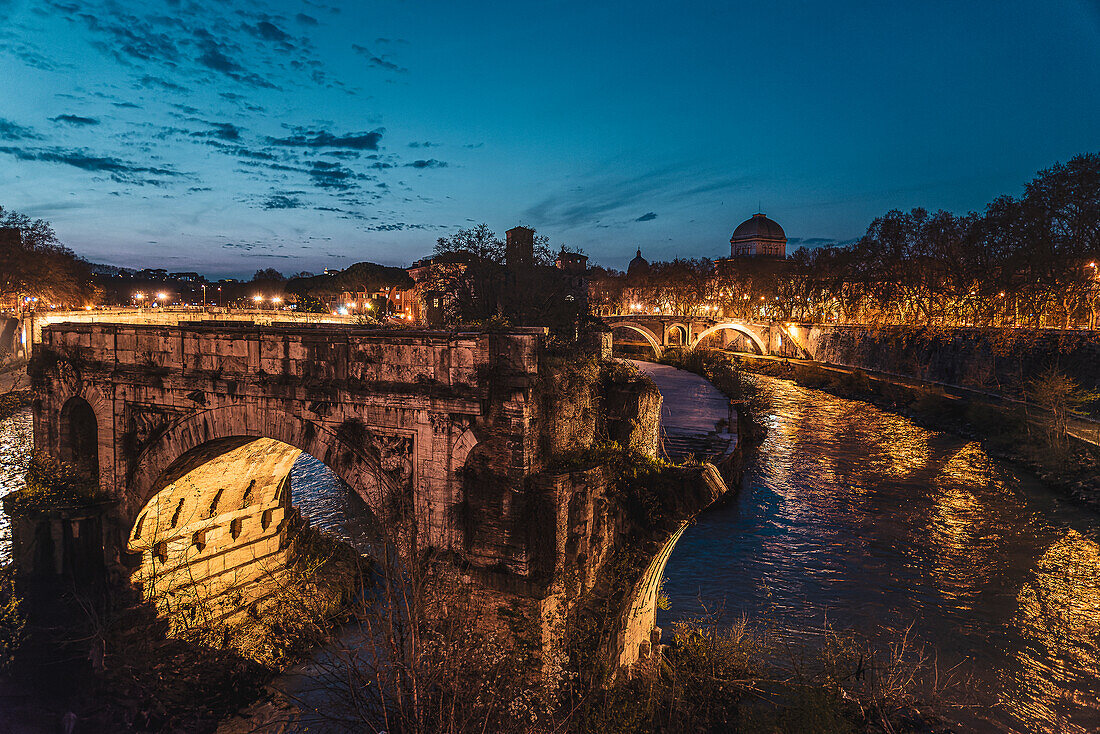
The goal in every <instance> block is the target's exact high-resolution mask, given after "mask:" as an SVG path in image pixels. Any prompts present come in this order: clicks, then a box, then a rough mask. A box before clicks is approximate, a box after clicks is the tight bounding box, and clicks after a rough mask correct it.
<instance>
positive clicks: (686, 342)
mask: <svg viewBox="0 0 1100 734" xmlns="http://www.w3.org/2000/svg"><path fill="white" fill-rule="evenodd" d="M672 332H678V333H679V334H680V344H679V346H681V347H687V346H691V329H689V328H688V327H687V326H686V325H684V324H682V323H680V322H679V321H677V322H676V323H673V324H669V325H667V326H666V327H665V343H666V344H669V345H671V344H672V341H671V340H669V338H668V335H669V334H670V333H672Z"/></svg>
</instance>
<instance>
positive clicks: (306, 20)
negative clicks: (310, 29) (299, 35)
mask: <svg viewBox="0 0 1100 734" xmlns="http://www.w3.org/2000/svg"><path fill="white" fill-rule="evenodd" d="M294 20H296V21H298V22H299V23H301V24H302V25H317V19H316V18H314V17H313V16H312V15H306V14H305V13H298V14H297V15H295V16H294Z"/></svg>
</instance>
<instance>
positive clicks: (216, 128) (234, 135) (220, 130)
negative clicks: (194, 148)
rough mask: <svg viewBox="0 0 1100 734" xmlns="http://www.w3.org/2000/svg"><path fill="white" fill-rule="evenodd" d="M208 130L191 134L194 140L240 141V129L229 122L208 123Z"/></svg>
mask: <svg viewBox="0 0 1100 734" xmlns="http://www.w3.org/2000/svg"><path fill="white" fill-rule="evenodd" d="M207 124H208V125H210V129H209V130H204V131H202V132H196V133H191V135H192V136H193V137H196V138H217V139H218V140H229V141H233V140H240V139H241V129H240V128H239V127H237V126H236V125H234V124H233V123H231V122H209V123H207Z"/></svg>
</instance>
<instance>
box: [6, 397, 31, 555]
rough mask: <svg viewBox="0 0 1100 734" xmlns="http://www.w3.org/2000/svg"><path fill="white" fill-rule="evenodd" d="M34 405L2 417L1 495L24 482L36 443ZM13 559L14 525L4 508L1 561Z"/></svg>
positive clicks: (17, 487)
mask: <svg viewBox="0 0 1100 734" xmlns="http://www.w3.org/2000/svg"><path fill="white" fill-rule="evenodd" d="M31 430H32V423H31V411H30V408H27V409H26V410H21V411H19V412H18V413H16V414H15V415H12V416H9V417H7V418H5V419H4V420H2V421H0V497H3V496H4V495H6V494H7V493H8V492H12V491H14V490H16V489H19V488H20V487H22V486H23V475H24V474H26V472H27V462H28V461H29V460H30V456H31V449H32V447H33V445H34V444H33V440H32V438H33V434H32V433H31ZM10 559H11V527H10V526H9V524H8V516H7V513H4V512H0V565H3V564H5V563H7V562H8V561H9V560H10Z"/></svg>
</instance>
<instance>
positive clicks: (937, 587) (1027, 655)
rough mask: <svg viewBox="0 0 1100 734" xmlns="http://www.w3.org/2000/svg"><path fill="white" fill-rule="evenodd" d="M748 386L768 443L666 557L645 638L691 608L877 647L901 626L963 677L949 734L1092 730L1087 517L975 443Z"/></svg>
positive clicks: (1093, 559) (848, 406)
mask: <svg viewBox="0 0 1100 734" xmlns="http://www.w3.org/2000/svg"><path fill="white" fill-rule="evenodd" d="M755 379H757V380H758V381H759V382H758V384H759V385H760V387H761V389H762V390H763V391H764V392H765V393H766V394H767V395H768V396H769V399H770V401H771V404H772V408H773V410H772V411H771V414H770V415H768V416H767V417H766V418H765V421H764V422H765V425H766V427H767V430H768V433H767V437H766V439H765V441H764V443H763V445H762V446H760V447H759V449H758V450H756V451H754V452H752V453H751V454H750V458H749V464H748V467H747V471H746V476H745V479H744V482H743V487H742V489H741V491H740V492H739V493H738V494H737V495H736V496H735V497H733V498H732V499H731V500H730V501H728V502H726V503H724V504H722V505H720V506H718V507H715V508H712V509H711V510H709V511H708V512H706V513H704V514H703V515H702V516H701V517H700V518H699V519H698V522H697V523H695V524H694V525H693V526H691V527H689V528H688V529H687V530H686V531H685V533H684V535H683V537H682V538H681V539H680V541H679V543H678V544H677V547H676V549H675V551H674V552H673V554H672V557H671V559H670V561H669V564H668V568H667V570H666V579H667V580H666V583H665V593H666V595H667V596H668V597H669V599H670V602H671V608H670V609H669V610H668V611H667V612H662V613H661V616H660V618H659V620H658V623H659V624H660V625H661V626H662V627H665V628H666V629H667V628H669V627H670V626H671V623H673V622H675V621H676V620H677V619H684V618H688V617H692V616H697V615H699V614H700V613H701V612H702V609H703V607H702V605H701V603H702V604H706V605H707V607H708V608H710V609H715V608H718V607H722V608H724V610H725V614H726V615H727V616H729V617H731V618H735V617H738V616H740V615H742V614H744V615H746V616H747V617H748V618H749V619H750V620H757V621H761V620H770V621H772V622H775V623H778V624H780V625H782V626H784V627H789V628H792V629H801V630H804V631H812V630H820V629H821V628H822V626H823V624H824V623H825V622H826V620H828V623H829V624H830V625H831V626H833V627H834V628H838V629H845V630H855V631H857V632H858V633H860V634H863V635H866V636H868V637H869V638H870V639H871V640H872V641H875V642H877V643H878V644H879V646H881V647H883V648H884V647H885V646H886V645H887V644H888V643H889V642H890V641H893V640H896V639H897V630H903V629H905V628H907V627H908V626H909V625H910V624H912V625H913V633H914V634H915V635H916V637H917V639H918V640H919V641H921V642H923V643H924V644H926V645H928V646H929V648H930V650H929V651H930V652H931V653H933V654H934V656H935V658H936V659H937V660H938V668H939V670H940V671H941V672H946V671H948V670H950V669H952V668H954V669H955V670H954V677H955V678H956V679H957V680H966V679H972V684H970V685H967V686H966V688H967V689H968V691H969V695H970V696H973V697H976V701H975V702H974V705H972V706H971V707H970V708H968V709H955V710H952V712H951V716H952V718H954V719H956V721H957V723H959V724H960V726H961V727H962V728H964V729H967V730H975V731H1013V732H1032V731H1045V732H1065V733H1067V734H1084V733H1085V732H1096V731H1100V546H1098V543H1097V541H1098V538H1100V532H1098V528H1100V518H1098V517H1097V515H1095V514H1094V513H1091V512H1089V511H1087V510H1083V509H1081V508H1079V507H1077V506H1075V505H1072V504H1070V503H1068V502H1065V501H1063V500H1061V499H1060V498H1059V497H1057V496H1055V495H1054V494H1053V493H1052V492H1050V491H1049V490H1047V489H1045V488H1044V487H1043V486H1042V485H1041V484H1040V483H1039V482H1038V481H1036V480H1034V479H1033V478H1031V477H1028V476H1026V475H1022V474H1021V473H1019V472H1016V471H1014V470H1013V469H1012V468H1011V467H1009V466H1006V465H1005V464H1003V463H1001V462H998V461H995V460H992V459H990V458H989V457H988V456H987V455H986V454H985V453H984V452H983V451H982V449H981V447H980V446H979V445H978V444H977V443H974V442H968V441H966V440H964V439H961V438H958V437H955V436H951V435H946V434H942V433H936V432H932V431H927V430H925V429H923V428H920V427H919V426H917V425H915V424H914V423H913V422H912V421H910V420H908V419H907V418H904V417H900V416H897V415H894V414H891V413H887V412H884V411H881V410H879V409H877V408H875V407H873V406H870V405H867V404H865V403H860V402H856V401H851V400H844V399H841V398H837V397H833V396H831V395H828V394H825V393H822V392H819V391H816V390H809V389H805V388H802V387H799V386H797V385H795V384H793V383H791V382H789V381H786V380H777V379H772V378H767V377H757V378H755ZM807 634H809V635H810V636H812V632H807ZM956 666H957V667H956Z"/></svg>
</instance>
